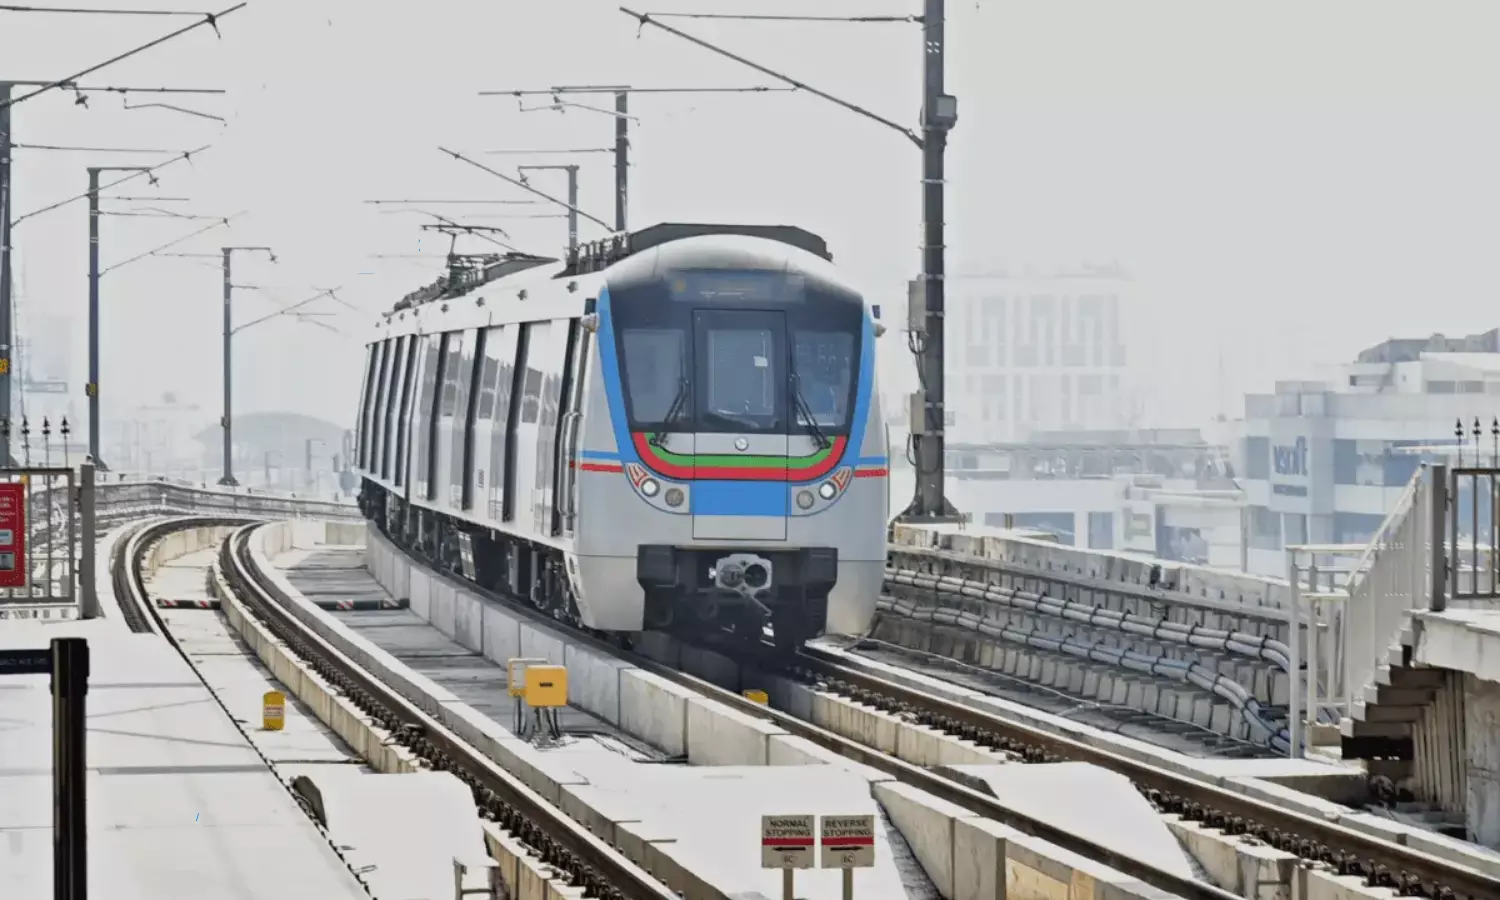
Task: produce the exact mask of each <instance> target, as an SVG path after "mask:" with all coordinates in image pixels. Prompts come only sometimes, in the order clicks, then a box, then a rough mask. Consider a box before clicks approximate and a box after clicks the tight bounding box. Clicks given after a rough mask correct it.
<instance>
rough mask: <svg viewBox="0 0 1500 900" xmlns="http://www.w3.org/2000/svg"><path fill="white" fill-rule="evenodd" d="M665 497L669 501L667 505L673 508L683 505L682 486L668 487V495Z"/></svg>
mask: <svg viewBox="0 0 1500 900" xmlns="http://www.w3.org/2000/svg"><path fill="white" fill-rule="evenodd" d="M665 499H666V501H667V505H668V506H670V507H672V508H673V509H676V508H677V507H679V506H681V505H682V501H683V499H684V497H683V495H682V488H667V496H666V498H665Z"/></svg>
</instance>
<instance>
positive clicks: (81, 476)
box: [68, 462, 102, 619]
mask: <svg viewBox="0 0 1500 900" xmlns="http://www.w3.org/2000/svg"><path fill="white" fill-rule="evenodd" d="M95 483H96V479H95V477H94V467H93V466H92V465H91V464H89V463H87V462H85V463H84V464H83V465H81V466H79V467H78V519H79V523H78V524H79V526H80V530H81V532H82V534H81V535H80V536H79V541H78V589H79V590H80V591H82V592H83V602H82V607H83V617H84V618H85V619H97V618H99V617H100V616H101V615H102V610H100V608H99V585H98V584H97V583H95V578H96V577H97V576H96V574H95V569H94V564H95V562H96V560H95V559H94V553H95V551H96V549H97V546H98V540H99V534H98V530H97V529H98V521H97V519H96V518H95V515H94V497H95V495H94V485H95ZM72 530H73V516H72V514H71V511H70V513H69V515H68V531H69V532H72ZM69 537H70V538H71V537H72V535H71V534H69ZM68 546H69V547H71V546H73V541H72V540H69V541H68Z"/></svg>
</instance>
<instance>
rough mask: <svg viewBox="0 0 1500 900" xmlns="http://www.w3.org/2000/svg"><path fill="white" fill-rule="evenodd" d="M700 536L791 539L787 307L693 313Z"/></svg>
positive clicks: (695, 494)
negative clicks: (789, 520) (787, 533)
mask: <svg viewBox="0 0 1500 900" xmlns="http://www.w3.org/2000/svg"><path fill="white" fill-rule="evenodd" d="M692 355H693V367H694V370H695V371H694V375H695V378H694V383H695V384H697V385H698V390H697V391H696V392H695V393H696V396H694V397H693V398H692V404H693V418H694V420H695V431H696V432H697V434H696V436H695V444H694V448H693V478H694V487H693V537H694V538H696V539H699V540H715V539H738V540H775V541H784V540H786V526H787V522H786V519H787V514H788V505H787V504H788V501H787V489H786V473H787V444H788V435H789V433H790V429H791V417H790V416H789V415H788V414H787V411H788V409H789V404H788V398H787V383H786V381H787V379H786V372H787V346H786V314H785V313H782V312H779V311H768V310H747V309H714V310H702V309H700V310H695V311H694V312H693V354H692Z"/></svg>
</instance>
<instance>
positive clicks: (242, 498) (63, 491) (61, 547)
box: [0, 466, 360, 620]
mask: <svg viewBox="0 0 1500 900" xmlns="http://www.w3.org/2000/svg"><path fill="white" fill-rule="evenodd" d="M92 475H93V471H92V467H88V466H83V467H79V468H76V469H75V468H48V467H43V468H18V469H0V504H3V502H4V496H3V495H4V494H5V493H6V492H9V493H10V494H12V495H16V494H19V496H20V498H21V499H20V505H21V507H22V508H24V510H25V519H26V525H25V528H26V530H25V533H24V541H23V546H22V550H23V553H22V554H19V555H24V556H25V557H26V559H25V561H24V565H25V566H26V576H27V577H26V578H25V580H24V583H22V584H20V585H19V586H0V620H5V619H42V620H48V619H72V618H76V617H77V616H78V614H79V609H80V604H79V600H80V594H79V592H80V590H81V589H82V587H81V586H82V585H84V584H86V583H88V582H91V581H92V578H91V576H90V573H89V570H90V569H91V566H90V565H89V562H91V561H92V559H93V554H94V548H93V544H94V539H95V537H96V536H99V537H102V532H103V531H104V530H106V529H109V528H112V527H114V526H116V525H119V524H122V523H124V522H129V521H133V520H138V519H143V518H150V517H152V516H162V515H182V514H194V513H199V514H202V513H220V514H231V515H242V516H247V517H251V518H266V519H287V518H316V519H341V520H349V519H358V518H360V512H359V508H358V507H357V506H355V505H354V504H353V503H352V502H339V501H334V500H325V499H314V498H311V497H300V496H296V495H288V494H280V493H267V492H264V491H255V490H251V489H245V488H225V487H217V486H213V487H211V486H208V485H202V484H193V483H191V482H184V481H177V480H169V479H165V478H142V477H139V476H135V477H128V478H126V479H120V477H119V476H117V475H112V474H111V475H108V476H106V475H101V476H100V480H99V481H98V483H97V484H93V486H92V488H90V484H91V483H92ZM105 479H110V480H105ZM7 484H16V485H18V486H17V487H6V485H7ZM90 499H91V500H92V503H89V502H87V501H88V500H90ZM89 510H92V512H93V519H94V520H93V521H92V522H91V523H89V524H86V523H85V514H86V512H88V511H89ZM0 518H3V510H0ZM89 525H92V527H89ZM4 531H5V527H4V522H3V521H0V539H3V538H4V537H5V534H4ZM5 543H6V542H5V541H4V540H0V580H4V578H5V576H4V572H5V569H4V564H5V562H6V557H5V553H6V552H7V548H6V546H5ZM12 543H13V542H12ZM85 557H87V560H85ZM21 564H22V561H21V560H20V559H17V560H15V565H17V566H19V565H21ZM11 580H12V581H19V580H20V579H17V578H14V577H12V579H11Z"/></svg>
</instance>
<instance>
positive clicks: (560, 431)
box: [552, 319, 589, 537]
mask: <svg viewBox="0 0 1500 900" xmlns="http://www.w3.org/2000/svg"><path fill="white" fill-rule="evenodd" d="M588 356H589V333H588V332H587V331H584V330H583V328H582V327H581V326H580V324H579V322H578V320H577V319H574V320H572V321H571V322H569V323H568V346H567V351H566V353H564V355H563V376H562V390H561V391H560V392H559V395H558V397H559V399H558V424H557V450H556V453H557V464H556V465H555V466H554V467H553V480H554V483H553V496H554V497H555V498H556V499H555V500H554V501H553V504H552V534H553V535H554V536H560V537H572V536H573V523H574V519H575V518H576V517H577V510H578V498H577V490H578V469H577V468H576V467H577V463H578V431H579V428H578V426H579V424H580V423H581V422H582V421H583V411H582V407H583V380H584V374H585V373H586V372H587V371H588V365H587V363H588Z"/></svg>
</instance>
